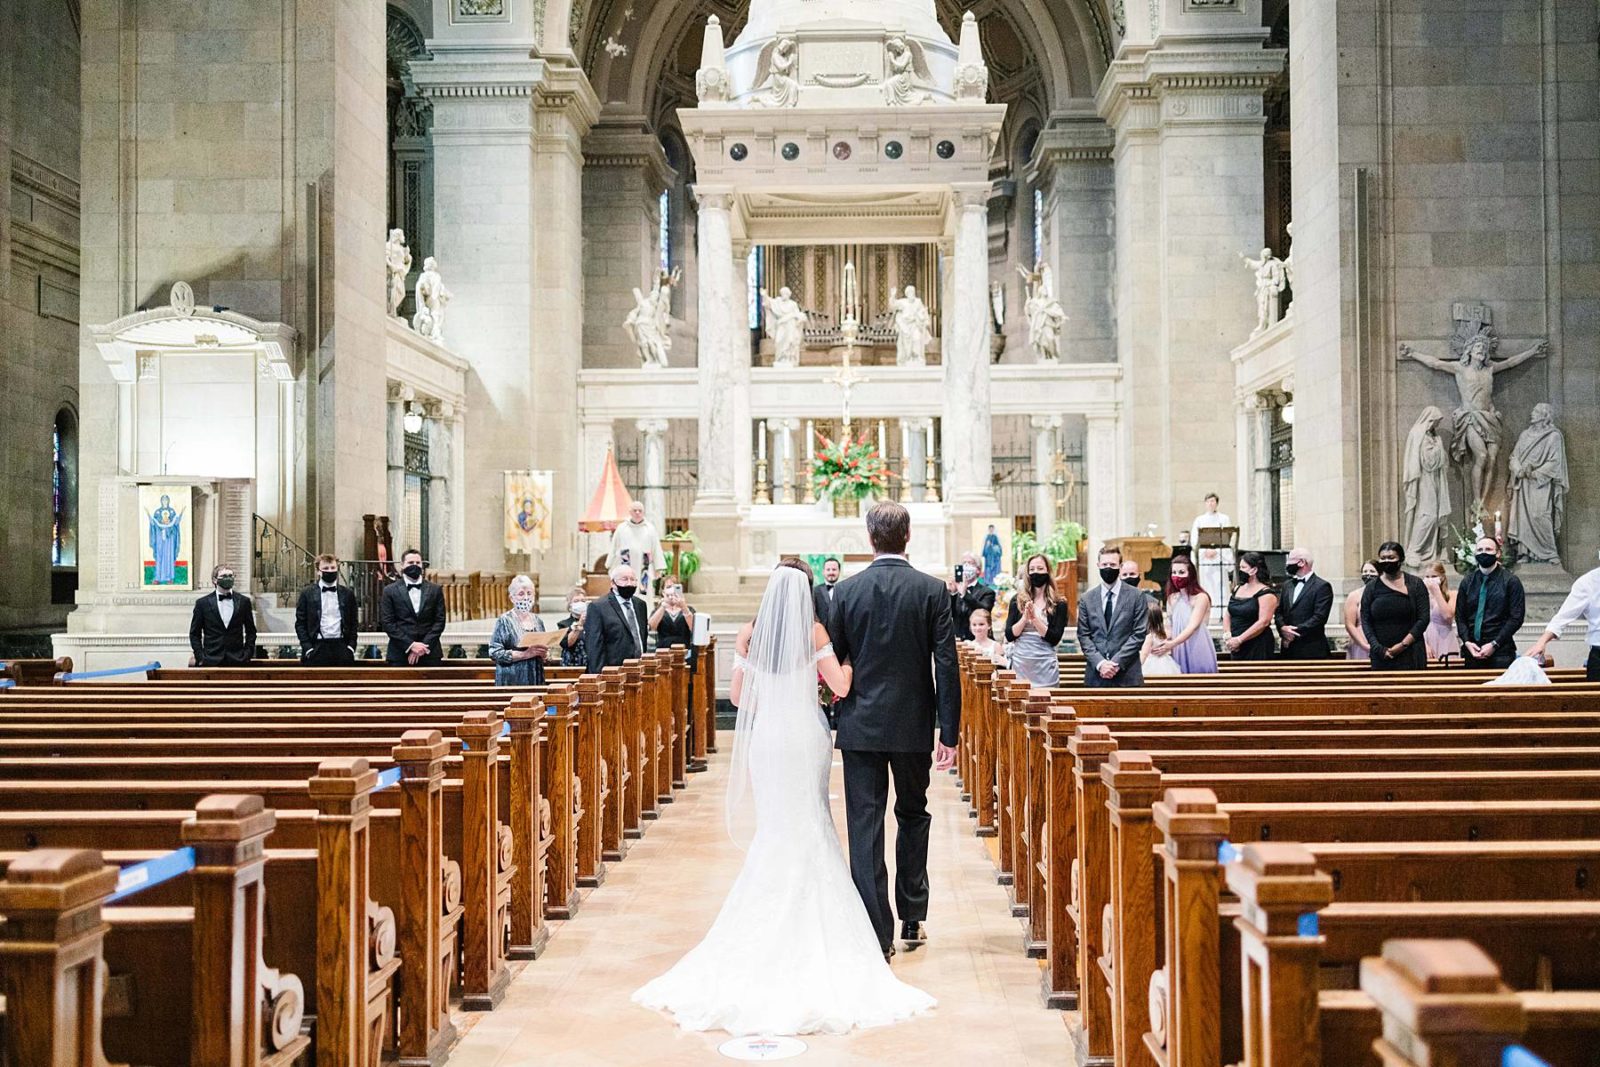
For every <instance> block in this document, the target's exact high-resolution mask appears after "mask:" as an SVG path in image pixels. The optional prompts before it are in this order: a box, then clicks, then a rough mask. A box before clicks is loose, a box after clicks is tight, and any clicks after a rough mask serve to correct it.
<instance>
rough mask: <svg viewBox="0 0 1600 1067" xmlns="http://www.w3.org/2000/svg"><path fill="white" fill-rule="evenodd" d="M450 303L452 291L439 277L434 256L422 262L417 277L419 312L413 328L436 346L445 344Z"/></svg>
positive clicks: (413, 319) (412, 320)
mask: <svg viewBox="0 0 1600 1067" xmlns="http://www.w3.org/2000/svg"><path fill="white" fill-rule="evenodd" d="M449 303H450V290H448V289H446V288H445V287H444V279H443V278H441V277H440V276H439V262H438V260H436V259H434V258H433V257H432V256H429V257H427V258H426V259H424V260H423V261H422V273H421V274H419V275H417V310H416V314H414V315H412V317H411V328H412V329H413V330H416V331H417V332H418V333H420V334H421V335H422V336H424V337H426V338H427V339H428V340H430V341H432V342H434V343H435V344H444V309H445V305H447V304H449Z"/></svg>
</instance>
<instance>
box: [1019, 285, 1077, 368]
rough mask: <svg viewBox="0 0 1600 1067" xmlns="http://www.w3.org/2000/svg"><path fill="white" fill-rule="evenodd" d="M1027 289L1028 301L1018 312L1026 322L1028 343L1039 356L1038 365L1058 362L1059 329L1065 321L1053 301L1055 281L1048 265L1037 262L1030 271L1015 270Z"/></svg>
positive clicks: (1060, 310)
mask: <svg viewBox="0 0 1600 1067" xmlns="http://www.w3.org/2000/svg"><path fill="white" fill-rule="evenodd" d="M1017 273H1018V274H1020V275H1022V280H1023V283H1024V284H1025V285H1026V286H1027V290H1028V300H1027V303H1025V304H1023V306H1022V313H1023V315H1024V316H1026V318H1027V320H1028V344H1029V345H1030V346H1031V347H1032V348H1033V350H1034V352H1036V353H1037V354H1038V356H1039V362H1041V363H1055V362H1058V361H1059V360H1060V359H1061V327H1062V325H1063V324H1065V323H1066V321H1067V312H1066V309H1065V308H1063V307H1062V306H1061V301H1059V300H1057V299H1056V293H1055V288H1056V286H1055V278H1054V277H1053V276H1052V274H1051V271H1050V265H1049V264H1048V263H1040V264H1039V265H1038V266H1036V267H1034V269H1033V270H1031V271H1030V270H1028V269H1027V268H1026V267H1018V268H1017Z"/></svg>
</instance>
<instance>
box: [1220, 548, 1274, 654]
mask: <svg viewBox="0 0 1600 1067" xmlns="http://www.w3.org/2000/svg"><path fill="white" fill-rule="evenodd" d="M1266 578H1267V558H1266V557H1265V556H1263V555H1262V554H1261V553H1259V552H1243V553H1240V555H1239V580H1240V584H1239V586H1238V588H1236V589H1235V590H1234V591H1233V596H1231V597H1229V598H1228V637H1227V638H1226V639H1224V640H1223V642H1222V650H1223V651H1224V652H1227V653H1229V654H1231V655H1232V657H1233V658H1234V659H1271V658H1272V617H1273V615H1274V614H1276V613H1277V610H1278V594H1277V593H1276V592H1275V591H1274V590H1273V588H1272V586H1270V585H1268V584H1267V583H1266Z"/></svg>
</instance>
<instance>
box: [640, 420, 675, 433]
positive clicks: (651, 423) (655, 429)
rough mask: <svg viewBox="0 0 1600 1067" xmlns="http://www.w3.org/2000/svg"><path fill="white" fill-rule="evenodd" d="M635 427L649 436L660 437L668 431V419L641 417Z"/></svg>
mask: <svg viewBox="0 0 1600 1067" xmlns="http://www.w3.org/2000/svg"><path fill="white" fill-rule="evenodd" d="M633 425H634V427H635V428H636V429H637V430H638V431H639V432H640V433H642V434H644V435H645V436H647V437H660V436H661V435H662V434H664V433H666V432H667V425H668V423H667V420H666V419H640V420H639V421H638V422H636V423H634V424H633Z"/></svg>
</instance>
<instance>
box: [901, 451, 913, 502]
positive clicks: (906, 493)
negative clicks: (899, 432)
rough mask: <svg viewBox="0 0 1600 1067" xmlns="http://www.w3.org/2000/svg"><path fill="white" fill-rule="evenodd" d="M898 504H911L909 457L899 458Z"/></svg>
mask: <svg viewBox="0 0 1600 1067" xmlns="http://www.w3.org/2000/svg"><path fill="white" fill-rule="evenodd" d="M900 503H902V504H909V503H911V457H910V456H901V457H900Z"/></svg>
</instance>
